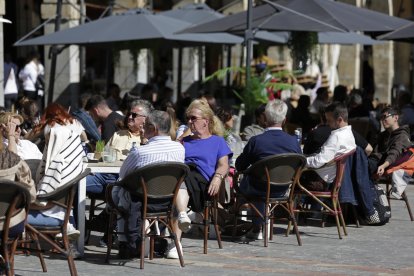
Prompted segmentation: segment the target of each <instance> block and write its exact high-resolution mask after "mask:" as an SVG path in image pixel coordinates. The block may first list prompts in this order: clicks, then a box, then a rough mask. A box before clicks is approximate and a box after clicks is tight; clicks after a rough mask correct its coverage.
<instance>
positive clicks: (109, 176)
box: [86, 173, 119, 194]
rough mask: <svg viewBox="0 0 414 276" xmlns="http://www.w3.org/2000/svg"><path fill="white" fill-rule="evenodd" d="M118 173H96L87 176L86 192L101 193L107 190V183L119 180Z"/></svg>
mask: <svg viewBox="0 0 414 276" xmlns="http://www.w3.org/2000/svg"><path fill="white" fill-rule="evenodd" d="M118 177H119V174H117V173H96V174H94V175H88V176H87V177H86V192H88V193H93V194H100V193H102V192H104V191H105V188H106V185H108V184H110V183H114V182H116V181H117V180H118Z"/></svg>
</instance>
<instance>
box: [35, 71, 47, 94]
mask: <svg viewBox="0 0 414 276" xmlns="http://www.w3.org/2000/svg"><path fill="white" fill-rule="evenodd" d="M35 88H36V91H37V94H38V95H39V91H41V94H42V95H43V92H44V91H45V76H44V75H37V78H36V82H35Z"/></svg>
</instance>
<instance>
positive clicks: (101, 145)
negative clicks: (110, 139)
mask: <svg viewBox="0 0 414 276" xmlns="http://www.w3.org/2000/svg"><path fill="white" fill-rule="evenodd" d="M104 149H105V141H103V140H99V141H97V142H96V147H95V156H94V158H95V159H98V160H99V159H101V158H102V154H103V151H104Z"/></svg>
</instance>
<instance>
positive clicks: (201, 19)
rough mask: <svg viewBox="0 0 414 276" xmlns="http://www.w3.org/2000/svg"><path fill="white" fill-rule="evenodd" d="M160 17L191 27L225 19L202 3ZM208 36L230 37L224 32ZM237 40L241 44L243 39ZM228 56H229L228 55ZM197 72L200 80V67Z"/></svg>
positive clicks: (165, 13)
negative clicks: (179, 21)
mask: <svg viewBox="0 0 414 276" xmlns="http://www.w3.org/2000/svg"><path fill="white" fill-rule="evenodd" d="M160 15H163V16H168V17H171V18H175V19H179V20H183V21H186V22H188V23H190V24H192V25H196V24H201V23H205V22H208V21H212V20H214V19H219V18H223V17H225V16H224V15H223V14H221V13H219V12H216V11H215V10H213V9H212V8H210V7H209V6H208V5H206V4H204V3H200V4H188V5H185V6H183V7H180V8H177V9H173V10H169V11H165V12H161V13H160ZM209 35H211V36H215V35H226V36H230V34H228V33H224V32H223V33H211V34H209ZM232 36H233V35H232ZM238 38H239V39H240V40H241V41H240V43H241V42H242V41H243V39H242V38H241V37H238ZM229 49H230V48H229ZM180 50H181V48H180ZM228 56H230V54H229V55H228ZM229 58H230V57H229ZM199 70H200V71H199V73H198V74H199V76H200V79H201V75H202V73H201V71H202V68H201V66H199ZM179 73H180V72H179Z"/></svg>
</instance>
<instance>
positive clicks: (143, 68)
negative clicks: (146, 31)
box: [114, 0, 152, 95]
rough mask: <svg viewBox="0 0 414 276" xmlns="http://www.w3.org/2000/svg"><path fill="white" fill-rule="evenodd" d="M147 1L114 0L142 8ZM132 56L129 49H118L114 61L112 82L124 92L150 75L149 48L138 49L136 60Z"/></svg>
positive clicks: (128, 5)
mask: <svg viewBox="0 0 414 276" xmlns="http://www.w3.org/2000/svg"><path fill="white" fill-rule="evenodd" d="M147 2H148V1H146V0H117V1H116V3H117V4H119V5H120V6H122V7H126V8H128V9H134V8H144V7H145V6H146V5H147V4H148V3H147ZM133 56H134V55H133V54H132V53H131V52H130V51H129V50H123V51H120V52H119V61H115V65H114V82H115V83H116V84H118V85H119V86H120V87H121V90H122V91H125V92H128V91H130V90H131V89H132V88H134V86H135V85H136V84H137V83H138V82H140V83H147V82H148V81H149V77H150V72H151V68H152V64H150V63H151V62H152V60H151V57H150V52H149V50H147V49H142V50H140V51H139V53H138V56H137V58H136V60H134V57H133ZM134 64H135V65H134ZM121 95H122V94H121Z"/></svg>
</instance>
